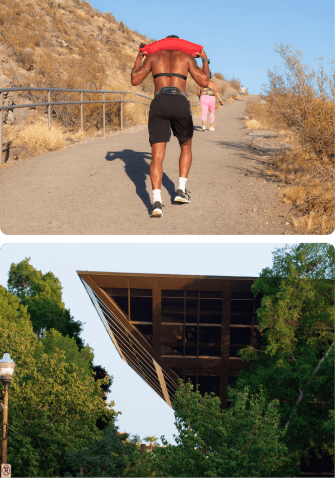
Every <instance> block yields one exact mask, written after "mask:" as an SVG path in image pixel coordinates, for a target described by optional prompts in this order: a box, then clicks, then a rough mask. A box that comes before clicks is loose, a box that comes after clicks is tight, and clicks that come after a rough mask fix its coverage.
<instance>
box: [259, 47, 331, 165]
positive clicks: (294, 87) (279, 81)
mask: <svg viewBox="0 0 335 478" xmlns="http://www.w3.org/2000/svg"><path fill="white" fill-rule="evenodd" d="M275 50H276V52H277V53H279V54H280V56H281V57H282V59H283V60H284V64H285V72H284V73H280V72H278V71H276V72H269V85H268V86H267V87H266V88H265V93H266V95H267V99H266V101H267V105H268V109H269V110H271V117H272V120H273V122H274V123H276V124H277V125H278V126H279V127H282V128H285V129H289V130H291V131H293V132H294V133H295V135H296V137H297V140H298V141H299V143H300V144H301V145H302V146H304V147H306V148H308V149H309V150H310V151H311V152H313V153H315V154H316V155H317V157H318V158H319V159H322V160H324V161H326V162H328V163H330V162H332V161H333V156H334V112H335V108H334V70H332V73H331V75H330V76H329V75H327V74H326V73H325V72H324V69H323V65H322V58H321V59H320V60H321V62H320V64H319V69H318V70H317V71H316V70H314V69H310V67H309V66H307V65H303V64H302V62H301V59H302V52H300V51H296V52H293V51H292V50H291V47H290V46H289V45H283V44H281V45H280V46H277V45H276V49H275Z"/></svg>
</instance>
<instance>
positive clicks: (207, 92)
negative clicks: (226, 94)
mask: <svg viewBox="0 0 335 478" xmlns="http://www.w3.org/2000/svg"><path fill="white" fill-rule="evenodd" d="M209 78H210V80H209V83H208V87H207V88H200V86H199V87H198V96H199V98H200V106H201V112H202V115H201V121H202V131H206V119H207V113H208V110H209V131H215V130H214V110H215V97H217V98H218V100H219V101H220V104H221V105H223V101H222V100H221V96H220V95H219V92H218V89H217V87H216V84H215V81H214V80H212V78H213V75H212V73H210V76H209Z"/></svg>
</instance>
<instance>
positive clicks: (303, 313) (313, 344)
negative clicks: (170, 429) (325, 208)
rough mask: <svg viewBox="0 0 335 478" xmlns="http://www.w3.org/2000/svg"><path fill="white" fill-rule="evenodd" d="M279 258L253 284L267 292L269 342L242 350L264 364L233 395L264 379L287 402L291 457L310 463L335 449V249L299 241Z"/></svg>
mask: <svg viewBox="0 0 335 478" xmlns="http://www.w3.org/2000/svg"><path fill="white" fill-rule="evenodd" d="M273 256H274V260H273V267H272V268H266V269H264V270H263V271H262V273H261V275H260V278H259V279H258V280H257V281H256V283H255V284H254V286H253V291H254V293H255V294H259V293H260V294H262V295H263V297H262V301H261V307H260V309H258V311H257V316H258V319H259V331H260V333H261V334H262V342H263V345H262V347H261V348H260V349H259V350H256V349H254V348H253V347H251V346H249V347H246V348H244V349H241V350H240V351H239V353H238V354H239V355H240V356H241V358H242V360H244V361H249V360H250V359H251V358H253V359H255V360H256V362H255V363H253V364H252V365H251V367H250V370H249V371H241V372H240V374H239V376H238V379H237V382H236V384H235V387H234V392H233V393H237V391H241V390H243V389H244V387H245V386H246V385H248V386H250V390H251V392H255V391H257V390H258V389H259V386H260V385H261V384H262V385H263V387H264V396H265V398H266V400H267V401H270V400H272V399H274V398H277V399H278V400H279V403H280V408H279V412H280V415H281V417H282V422H281V426H282V428H284V429H285V430H286V431H287V433H286V434H285V439H284V441H285V444H286V446H287V447H288V449H289V450H290V453H291V455H292V456H294V457H295V459H296V461H297V462H300V461H301V459H302V458H304V459H305V460H306V461H307V462H308V461H309V457H310V455H311V452H312V451H313V452H314V453H316V455H317V456H319V457H320V453H322V452H323V453H325V454H326V455H329V456H332V455H333V452H334V445H333V424H334V335H333V334H334V331H333V328H334V249H333V247H332V246H329V245H327V244H299V245H298V246H293V247H288V246H286V247H285V248H282V249H277V250H276V251H275V252H274V254H273ZM229 388H230V387H229ZM233 393H232V395H231V397H233Z"/></svg>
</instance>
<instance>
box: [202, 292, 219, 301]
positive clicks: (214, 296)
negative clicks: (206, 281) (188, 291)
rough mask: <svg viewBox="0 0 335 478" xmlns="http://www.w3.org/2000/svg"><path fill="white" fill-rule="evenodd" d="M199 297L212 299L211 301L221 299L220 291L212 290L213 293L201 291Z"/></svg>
mask: <svg viewBox="0 0 335 478" xmlns="http://www.w3.org/2000/svg"><path fill="white" fill-rule="evenodd" d="M200 297H204V298H206V297H208V298H212V299H222V290H218V291H216V290H213V291H207V290H206V291H205V290H202V291H200Z"/></svg>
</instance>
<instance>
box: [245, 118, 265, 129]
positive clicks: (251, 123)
mask: <svg viewBox="0 0 335 478" xmlns="http://www.w3.org/2000/svg"><path fill="white" fill-rule="evenodd" d="M245 124H246V126H247V128H250V129H265V128H264V125H263V124H262V123H260V122H259V121H257V120H256V119H248V120H245Z"/></svg>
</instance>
